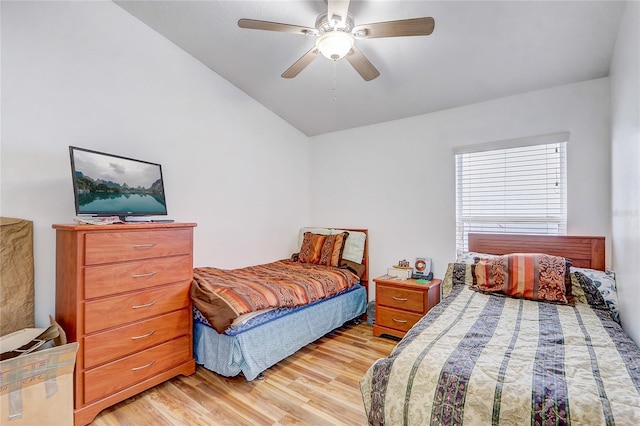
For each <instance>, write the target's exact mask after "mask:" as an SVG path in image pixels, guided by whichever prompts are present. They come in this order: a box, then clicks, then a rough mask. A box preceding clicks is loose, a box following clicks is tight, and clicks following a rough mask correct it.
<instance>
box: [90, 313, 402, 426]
mask: <svg viewBox="0 0 640 426" xmlns="http://www.w3.org/2000/svg"><path fill="white" fill-rule="evenodd" d="M396 344H397V341H396V340H392V339H388V338H385V337H373V334H372V329H371V327H370V326H369V325H367V323H365V322H363V323H361V324H359V325H346V326H343V327H341V328H339V329H337V330H335V331H334V332H333V333H330V334H328V335H326V336H324V337H322V338H321V339H319V340H317V341H315V342H313V343H311V344H309V345H307V346H306V347H304V348H302V349H301V350H300V351H298V352H297V353H295V354H293V355H292V356H290V357H289V358H287V359H285V360H283V361H281V362H279V363H278V364H276V365H275V366H273V367H271V368H270V369H268V370H267V371H265V378H264V380H253V381H251V382H248V381H246V380H245V379H244V378H242V377H235V378H227V377H223V376H219V375H217V374H215V373H212V372H211V371H209V370H207V369H205V368H203V367H200V366H198V367H197V369H196V372H195V374H193V375H191V376H189V377H183V376H178V377H176V378H173V379H171V380H169V381H167V382H165V383H163V384H161V385H158V386H156V387H154V388H152V389H149V390H148V391H146V392H143V393H141V394H139V395H137V396H135V397H132V398H129V399H127V400H126V401H123V402H121V403H120V404H117V405H114V406H113V407H110V408H108V409H105V410H103V411H102V412H101V413H100V414H99V415H98V416H97V417H96V418H95V420H94V421H93V423H92V425H94V426H114V425H118V426H119V425H225V426H226V425H234V426H235V425H366V424H367V420H366V417H365V413H364V407H363V405H362V397H361V394H360V388H359V381H360V378H361V377H362V376H363V375H364V373H365V371H366V370H367V369H368V368H369V366H371V364H373V362H374V361H375V360H377V359H378V358H382V357H385V356H387V355H388V354H389V353H391V350H392V349H393V348H394V347H395V345H396Z"/></svg>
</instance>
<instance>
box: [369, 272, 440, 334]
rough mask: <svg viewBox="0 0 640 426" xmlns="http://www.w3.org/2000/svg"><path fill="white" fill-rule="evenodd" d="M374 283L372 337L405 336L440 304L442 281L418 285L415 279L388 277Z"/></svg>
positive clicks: (378, 279)
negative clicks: (383, 335)
mask: <svg viewBox="0 0 640 426" xmlns="http://www.w3.org/2000/svg"><path fill="white" fill-rule="evenodd" d="M373 281H374V282H375V283H376V321H375V324H374V326H373V335H374V336H380V335H382V334H388V335H390V336H395V337H400V338H401V337H404V335H405V334H406V333H407V331H409V329H410V328H411V327H413V325H414V324H415V323H417V322H418V320H420V318H422V317H423V316H424V315H425V314H426V313H427V312H429V309H431V308H433V307H434V306H435V305H437V304H438V303H440V284H441V283H442V280H439V279H433V280H431V281H430V282H428V283H418V282H417V281H416V280H414V279H407V280H399V279H394V278H392V277H389V276H386V275H385V276H383V277H379V278H376V279H374V280H373Z"/></svg>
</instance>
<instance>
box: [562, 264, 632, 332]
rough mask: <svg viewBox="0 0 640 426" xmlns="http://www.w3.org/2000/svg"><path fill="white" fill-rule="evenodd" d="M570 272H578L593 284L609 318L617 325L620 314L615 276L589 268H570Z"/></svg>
mask: <svg viewBox="0 0 640 426" xmlns="http://www.w3.org/2000/svg"><path fill="white" fill-rule="evenodd" d="M571 272H573V273H576V272H580V273H582V274H583V275H584V276H586V277H587V278H589V279H590V280H591V281H592V282H593V284H594V285H595V287H596V288H597V289H598V291H599V292H600V294H601V295H602V298H603V299H604V302H605V303H606V305H607V307H608V308H609V311H611V317H612V318H613V319H614V321H616V322H618V323H619V322H620V312H619V311H618V290H617V287H616V280H615V276H614V275H613V274H607V273H606V272H605V271H598V270H597V269H589V268H575V267H572V268H571Z"/></svg>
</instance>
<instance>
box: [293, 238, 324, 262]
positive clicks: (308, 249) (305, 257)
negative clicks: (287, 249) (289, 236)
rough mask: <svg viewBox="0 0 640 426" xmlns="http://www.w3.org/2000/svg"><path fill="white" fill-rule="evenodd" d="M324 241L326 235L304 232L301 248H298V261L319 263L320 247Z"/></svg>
mask: <svg viewBox="0 0 640 426" xmlns="http://www.w3.org/2000/svg"><path fill="white" fill-rule="evenodd" d="M326 239H327V235H320V234H314V233H311V232H305V233H304V239H303V240H302V246H301V247H300V254H299V255H298V261H299V262H302V263H316V264H317V263H320V256H321V254H322V246H323V245H324V241H325V240H326Z"/></svg>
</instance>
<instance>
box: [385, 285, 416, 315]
mask: <svg viewBox="0 0 640 426" xmlns="http://www.w3.org/2000/svg"><path fill="white" fill-rule="evenodd" d="M376 300H377V304H378V305H382V306H389V307H392V308H398V309H403V310H407V311H413V312H418V313H420V314H422V313H425V312H427V310H428V309H427V306H426V305H425V292H424V291H420V290H414V289H411V288H405V287H394V286H389V285H385V284H377V285H376Z"/></svg>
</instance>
